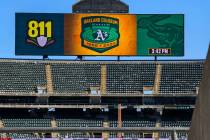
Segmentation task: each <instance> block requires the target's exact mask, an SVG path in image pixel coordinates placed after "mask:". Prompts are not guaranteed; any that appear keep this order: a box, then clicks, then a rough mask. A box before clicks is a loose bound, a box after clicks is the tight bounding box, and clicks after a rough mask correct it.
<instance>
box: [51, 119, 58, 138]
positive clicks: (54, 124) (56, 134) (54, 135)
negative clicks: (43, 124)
mask: <svg viewBox="0 0 210 140" xmlns="http://www.w3.org/2000/svg"><path fill="white" fill-rule="evenodd" d="M51 127H52V128H55V127H57V123H56V120H55V118H53V119H52V120H51ZM51 134H52V138H57V137H58V133H55V132H52V133H51Z"/></svg>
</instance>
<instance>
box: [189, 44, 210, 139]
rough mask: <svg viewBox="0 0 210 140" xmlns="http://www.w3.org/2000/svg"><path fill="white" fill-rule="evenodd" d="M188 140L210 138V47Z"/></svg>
mask: <svg viewBox="0 0 210 140" xmlns="http://www.w3.org/2000/svg"><path fill="white" fill-rule="evenodd" d="M188 140H210V48H209V51H208V55H207V60H206V62H205V68H204V74H203V79H202V80H201V85H200V89H199V94H198V98H197V101H196V108H195V110H194V113H193V117H192V126H191V128H190V133H189V137H188Z"/></svg>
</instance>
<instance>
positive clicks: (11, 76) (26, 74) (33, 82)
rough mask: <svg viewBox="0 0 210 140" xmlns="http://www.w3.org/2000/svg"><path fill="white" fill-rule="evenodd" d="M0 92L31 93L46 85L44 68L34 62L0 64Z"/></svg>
mask: <svg viewBox="0 0 210 140" xmlns="http://www.w3.org/2000/svg"><path fill="white" fill-rule="evenodd" d="M0 65H1V67H0V77H1V78H0V92H3V93H10V92H17V93H33V92H34V91H35V89H36V88H37V86H43V85H46V76H45V67H44V65H43V64H40V63H36V62H35V61H31V62H24V61H17V62H13V61H11V62H0Z"/></svg>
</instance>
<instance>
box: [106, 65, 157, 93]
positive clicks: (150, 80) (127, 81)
mask: <svg viewBox="0 0 210 140" xmlns="http://www.w3.org/2000/svg"><path fill="white" fill-rule="evenodd" d="M155 72H156V65H155V64H154V63H151V64H150V63H149V64H108V65H107V92H108V94H113V93H115V94H116V93H120V94H133V93H137V94H140V93H142V92H143V87H144V86H153V85H154V79H155Z"/></svg>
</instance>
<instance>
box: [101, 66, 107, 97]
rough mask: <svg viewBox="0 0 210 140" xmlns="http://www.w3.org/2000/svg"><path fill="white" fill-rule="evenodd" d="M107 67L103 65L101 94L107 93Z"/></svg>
mask: <svg viewBox="0 0 210 140" xmlns="http://www.w3.org/2000/svg"><path fill="white" fill-rule="evenodd" d="M106 80H107V67H106V65H101V94H106Z"/></svg>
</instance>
